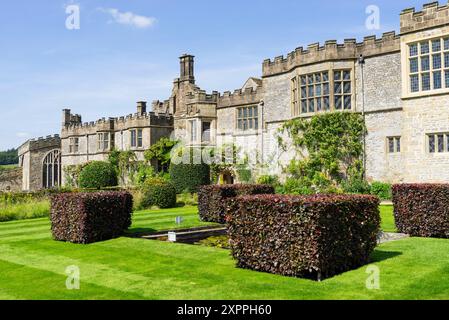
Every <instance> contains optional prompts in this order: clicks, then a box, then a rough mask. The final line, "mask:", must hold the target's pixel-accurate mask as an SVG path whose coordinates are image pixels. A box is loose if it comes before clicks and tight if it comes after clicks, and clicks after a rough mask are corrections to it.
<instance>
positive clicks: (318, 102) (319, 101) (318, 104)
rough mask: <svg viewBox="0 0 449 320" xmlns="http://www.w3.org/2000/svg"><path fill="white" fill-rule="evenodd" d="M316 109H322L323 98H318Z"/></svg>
mask: <svg viewBox="0 0 449 320" xmlns="http://www.w3.org/2000/svg"><path fill="white" fill-rule="evenodd" d="M316 110H317V111H321V110H322V105H321V98H318V99H316Z"/></svg>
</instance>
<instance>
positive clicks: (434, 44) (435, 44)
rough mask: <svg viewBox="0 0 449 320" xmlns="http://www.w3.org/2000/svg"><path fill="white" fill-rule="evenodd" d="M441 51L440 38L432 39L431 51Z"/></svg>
mask: <svg viewBox="0 0 449 320" xmlns="http://www.w3.org/2000/svg"><path fill="white" fill-rule="evenodd" d="M439 51H441V40H440V39H438V40H433V41H432V52H439Z"/></svg>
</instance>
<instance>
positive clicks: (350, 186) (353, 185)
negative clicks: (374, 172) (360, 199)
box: [342, 177, 371, 194]
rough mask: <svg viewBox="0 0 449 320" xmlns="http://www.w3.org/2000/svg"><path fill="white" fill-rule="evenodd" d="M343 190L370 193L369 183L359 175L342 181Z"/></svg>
mask: <svg viewBox="0 0 449 320" xmlns="http://www.w3.org/2000/svg"><path fill="white" fill-rule="evenodd" d="M342 187H343V191H344V192H346V193H354V194H371V186H370V184H369V183H368V182H367V181H366V180H365V179H363V178H361V177H356V178H351V179H349V180H347V181H345V182H343V183H342Z"/></svg>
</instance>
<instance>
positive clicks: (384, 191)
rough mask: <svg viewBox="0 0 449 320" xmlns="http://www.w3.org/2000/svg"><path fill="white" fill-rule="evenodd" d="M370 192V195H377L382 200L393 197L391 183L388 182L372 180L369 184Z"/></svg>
mask: <svg viewBox="0 0 449 320" xmlns="http://www.w3.org/2000/svg"><path fill="white" fill-rule="evenodd" d="M370 192H371V194H372V195H374V196H378V197H379V198H380V199H382V200H391V199H392V197H393V196H392V190H391V184H389V183H383V182H373V183H372V184H371V190H370Z"/></svg>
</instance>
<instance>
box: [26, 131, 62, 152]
mask: <svg viewBox="0 0 449 320" xmlns="http://www.w3.org/2000/svg"><path fill="white" fill-rule="evenodd" d="M60 147H61V137H60V136H59V135H58V134H55V135H50V136H47V137H39V138H37V139H30V140H28V141H27V142H25V143H24V144H22V145H21V146H20V147H19V148H18V154H19V156H20V155H23V154H25V153H26V152H28V151H34V150H41V149H50V148H55V149H59V148H60Z"/></svg>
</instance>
